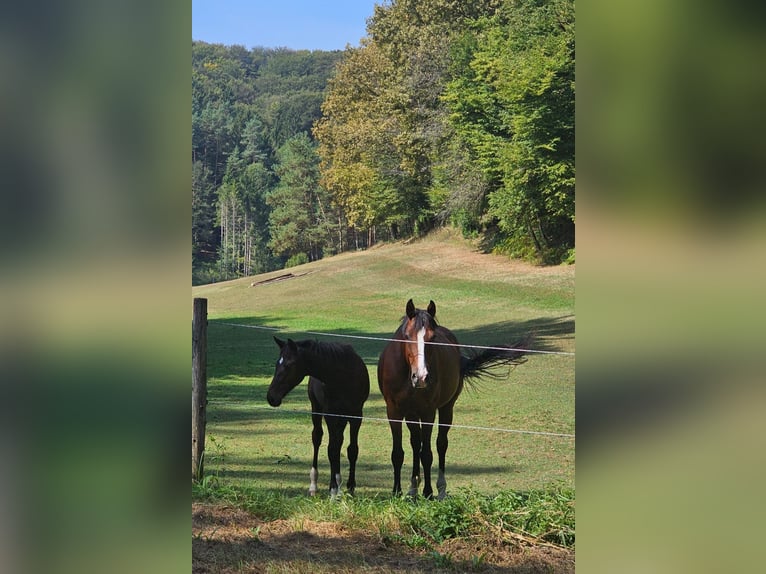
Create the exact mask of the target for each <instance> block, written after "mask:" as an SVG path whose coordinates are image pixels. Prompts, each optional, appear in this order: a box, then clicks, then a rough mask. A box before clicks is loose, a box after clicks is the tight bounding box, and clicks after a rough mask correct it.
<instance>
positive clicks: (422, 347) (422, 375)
mask: <svg viewBox="0 0 766 574" xmlns="http://www.w3.org/2000/svg"><path fill="white" fill-rule="evenodd" d="M425 337H426V328H425V327H421V328H420V331H418V373H417V374H418V380H419V381H425V380H426V377H427V376H428V369H427V368H426V341H425Z"/></svg>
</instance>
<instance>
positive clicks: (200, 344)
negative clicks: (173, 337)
mask: <svg viewBox="0 0 766 574" xmlns="http://www.w3.org/2000/svg"><path fill="white" fill-rule="evenodd" d="M206 413H207V299H201V298H199V297H197V298H195V299H194V318H193V320H192V478H193V479H194V480H200V479H201V478H202V470H203V469H202V467H203V462H204V460H203V455H204V452H205V424H206Z"/></svg>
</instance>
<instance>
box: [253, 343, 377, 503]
mask: <svg viewBox="0 0 766 574" xmlns="http://www.w3.org/2000/svg"><path fill="white" fill-rule="evenodd" d="M274 340H275V341H276V343H277V345H278V346H279V349H280V352H279V359H278V360H277V364H276V367H275V370H274V377H273V379H272V381H271V384H270V385H269V390H268V393H267V394H266V400H267V401H268V402H269V404H270V405H271V406H272V407H278V406H279V405H280V404H282V399H283V398H284V397H285V395H287V393H289V392H290V391H291V390H293V389H294V388H295V387H296V386H298V384H299V383H300V382H301V381H302V380H303V379H304V378H305V377H306V376H307V375H308V376H309V383H308V394H309V401H311V411H312V414H311V420H312V422H313V430H312V432H311V441H312V443H313V445H314V458H313V460H312V463H311V470H310V472H309V480H310V483H309V484H310V485H309V495H311V496H314V495H315V494H316V492H317V476H318V471H317V458H318V455H319V446H320V445H321V444H322V436H323V434H324V432H323V430H322V419H323V418H324V422H325V424H326V425H327V430H328V432H329V434H330V442H329V444H328V446H327V457H328V459H329V460H330V496H331V497H333V498H334V497H335V496H336V495H337V494H338V493H339V492H340V489H341V483H342V479H341V474H340V451H341V447H342V445H343V433H344V432H345V429H346V423H348V425H349V428H350V429H351V431H350V438H349V445H348V449H347V451H346V454H347V456H348V462H349V471H348V480H347V481H346V488H347V490H348V492H349V493H350V494H353V493H354V489H355V488H356V460H357V458H358V456H359V443H358V437H359V427H360V426H361V425H362V419H361V416H362V407H363V405H364V402H365V401H366V400H367V397H368V396H369V394H370V376H369V374H368V372H367V367H366V365H365V364H364V361H362V358H361V357H360V356H359V355H358V354H357V353H356V351H354V349H353V347H351V346H350V345H342V344H335V343H323V342H320V341H310V340H307V341H297V342H296V341H293V340H292V339H287V341H283V340H281V339H278V338H277V337H274ZM321 413H324V414H321ZM332 415H346V416H332ZM352 417H353V418H352Z"/></svg>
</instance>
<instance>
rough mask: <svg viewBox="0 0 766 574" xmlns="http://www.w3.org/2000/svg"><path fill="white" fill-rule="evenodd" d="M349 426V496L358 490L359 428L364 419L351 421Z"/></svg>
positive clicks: (347, 451)
mask: <svg viewBox="0 0 766 574" xmlns="http://www.w3.org/2000/svg"><path fill="white" fill-rule="evenodd" d="M348 426H349V429H350V431H349V433H350V435H351V436H350V437H349V444H348V449H347V450H346V454H347V455H348V480H347V481H346V488H347V489H348V492H349V494H354V489H355V488H356V459H357V458H359V427H361V426H362V419H351V420H350V421H349V423H348Z"/></svg>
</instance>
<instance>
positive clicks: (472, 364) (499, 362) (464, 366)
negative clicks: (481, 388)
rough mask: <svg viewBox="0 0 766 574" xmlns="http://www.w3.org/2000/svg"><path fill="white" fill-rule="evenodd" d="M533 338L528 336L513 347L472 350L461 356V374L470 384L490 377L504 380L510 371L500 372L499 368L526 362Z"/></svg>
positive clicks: (511, 366) (501, 346)
mask: <svg viewBox="0 0 766 574" xmlns="http://www.w3.org/2000/svg"><path fill="white" fill-rule="evenodd" d="M531 340H532V336H531V335H530V336H528V337H526V338H525V339H522V340H521V341H518V342H516V343H514V344H512V345H494V346H492V347H489V348H486V349H470V350H469V352H468V355H467V356H466V355H461V356H460V374H461V375H463V379H465V380H467V381H468V382H469V383H471V382H473V381H471V380H470V379H478V378H481V377H488V378H493V379H502V378H504V377H506V376H507V375H508V371H499V370H498V368H499V367H509V368H513V367H515V366H516V365H520V364H522V363H524V362H526V360H527V358H526V357H525V356H524V355H526V354H527V349H528V348H529V343H530V342H531Z"/></svg>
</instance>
